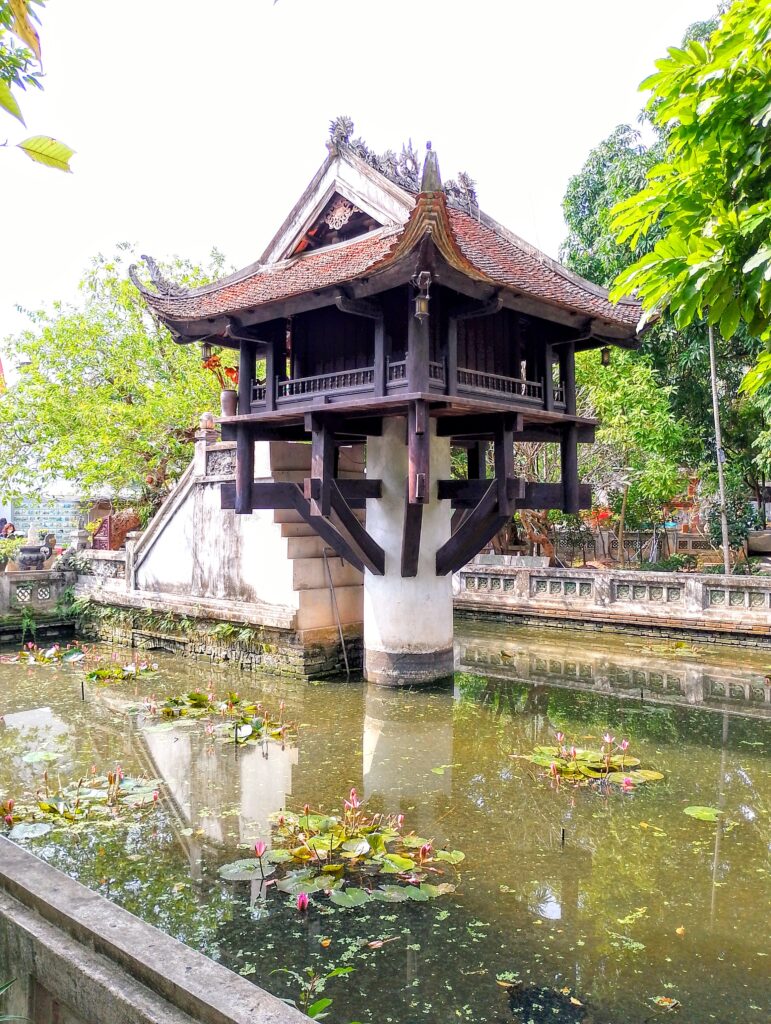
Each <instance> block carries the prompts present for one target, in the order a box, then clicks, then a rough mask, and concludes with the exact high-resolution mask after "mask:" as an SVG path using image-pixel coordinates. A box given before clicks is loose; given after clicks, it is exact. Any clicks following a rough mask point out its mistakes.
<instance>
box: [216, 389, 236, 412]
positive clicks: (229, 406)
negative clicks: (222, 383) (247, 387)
mask: <svg viewBox="0 0 771 1024" xmlns="http://www.w3.org/2000/svg"><path fill="white" fill-rule="evenodd" d="M220 408H221V410H222V415H223V416H235V415H236V413H237V412H238V392H237V391H233V390H232V389H231V388H223V390H222V391H220Z"/></svg>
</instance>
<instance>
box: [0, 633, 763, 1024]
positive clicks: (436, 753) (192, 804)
mask: <svg viewBox="0 0 771 1024" xmlns="http://www.w3.org/2000/svg"><path fill="white" fill-rule="evenodd" d="M590 639H591V640H592V641H593V643H592V646H591V647H589V646H588V645H587V644H586V637H585V636H584V635H579V636H578V637H576V636H575V635H574V636H569V635H566V634H554V633H548V634H546V636H544V633H542V632H540V633H539V632H535V631H528V630H521V631H517V632H516V633H515V632H514V631H512V630H511V629H509V628H500V629H497V630H491V631H486V630H477V629H476V628H475V629H474V630H473V631H472V630H468V629H466V628H465V627H464V629H463V631H462V633H461V636H460V655H461V672H460V673H459V674H458V676H457V677H456V689H455V692H454V693H453V692H449V691H446V690H444V691H434V692H403V691H397V690H383V689H379V688H376V687H368V686H366V685H364V684H352V685H346V684H328V685H320V686H312V685H308V684H304V683H296V682H290V681H286V680H275V679H267V678H260V677H258V676H257V675H251V674H246V673H245V674H238V673H236V672H234V671H232V670H229V669H226V668H223V669H221V670H216V671H215V670H212V669H210V668H209V667H208V666H204V665H197V664H196V663H194V662H191V661H187V660H183V659H175V658H173V657H168V658H163V657H161V658H159V661H160V662H161V669H160V679H159V680H158V681H153V684H152V685H153V689H155V690H156V694H157V696H158V699H159V700H160V699H161V698H162V696H163V695H164V694H176V693H179V692H182V691H184V690H186V689H191V688H193V687H194V686H195V687H198V688H201V689H203V688H205V686H206V685H207V683H211V684H212V686H213V688H214V690H215V691H216V692H219V693H224V692H225V691H226V690H230V689H239V690H240V691H241V692H242V694H243V695H244V696H247V695H248V696H250V697H253V698H254V699H257V700H263V701H264V702H265V703H266V704H267V705H268V706H274V707H275V706H276V703H277V700H278V699H280V698H283V699H285V700H286V703H287V708H288V710H289V713H290V715H291V716H292V717H293V718H295V719H296V720H297V721H298V722H299V723H300V733H299V741H298V742H297V743H290V744H287V745H286V746H285V747H283V748H282V747H281V745H280V744H277V743H270V744H269V745H268V746H267V747H266V748H263V747H261V746H259V745H248V746H244V747H241V748H239V750H238V753H236V751H235V749H234V746H233V744H232V743H223V742H220V741H219V740H217V739H216V738H215V737H214V736H213V735H211V734H209V733H207V731H206V728H205V725H204V723H203V722H201V721H198V722H195V721H188V722H185V721H182V722H179V723H177V724H175V725H174V726H173V727H170V728H167V727H165V726H163V727H162V728H158V726H159V724H162V723H159V722H158V720H157V719H152V718H148V717H146V716H144V715H142V714H139V715H133V716H130V717H128V718H127V717H126V715H125V713H124V712H125V708H126V706H127V705H131V704H133V705H141V697H142V694H141V688H138V687H137V685H136V684H133V683H132V684H128V685H119V686H115V687H109V688H104V689H102V690H98V691H97V690H93V691H89V693H88V694H87V697H88V702H87V703H86V704H85V705H84V704H83V703H82V702H81V701H80V699H79V698H80V690H79V676H78V675H77V673H76V672H75V671H74V670H69V669H68V670H67V671H62V672H58V673H57V672H56V671H48V670H45V669H40V670H39V671H36V672H35V673H33V674H31V675H30V674H19V673H18V670H17V669H15V668H12V667H11V666H0V683H1V684H2V686H1V687H0V693H2V694H3V696H2V698H0V701H1V703H0V714H4V715H5V723H6V724H5V729H4V730H2V732H0V737H2V744H1V745H0V797H3V796H4V795H5V793H6V792H11V790H12V787H16V788H18V787H26V788H27V789H33V787H34V784H35V782H36V781H37V779H38V777H39V775H40V773H41V771H42V766H37V765H29V764H25V763H24V762H23V760H22V758H23V756H24V754H25V753H27V752H28V751H29V749H30V747H34V746H35V745H36V744H41V745H49V746H50V747H51V748H52V749H56V750H61V751H62V757H61V759H60V761H59V762H57V769H58V768H60V769H61V771H62V774H63V776H64V777H65V778H71V777H72V776H73V775H74V776H77V774H78V773H79V772H82V771H84V770H87V769H88V767H89V766H90V764H92V763H93V762H98V763H99V764H100V765H105V764H109V763H111V762H114V761H117V760H120V761H122V763H123V765H124V767H125V769H126V770H127V771H128V772H129V773H132V774H137V773H140V772H145V773H146V774H147V775H148V776H153V777H157V778H162V779H163V780H164V785H163V786H162V787H161V792H162V794H163V796H162V801H161V806H160V808H159V810H158V813H157V814H152V815H149V816H147V817H146V818H145V819H143V820H142V821H141V822H140V823H138V824H137V825H136V826H135V827H132V829H131V831H130V833H129V834H126V833H117V834H115V835H105V834H101V835H94V836H93V837H91V836H89V835H88V834H87V833H83V834H82V835H81V836H76V837H73V838H72V839H69V838H68V837H63V838H61V839H57V841H56V842H55V843H53V842H46V843H45V844H40V845H38V846H36V847H34V849H35V850H36V852H38V853H39V854H40V855H42V856H45V857H46V858H48V859H49V860H51V861H52V862H53V863H55V864H57V865H58V866H60V867H61V868H63V869H64V870H67V871H69V872H71V873H72V874H73V875H75V876H76V877H79V878H81V879H82V880H83V881H84V882H85V883H86V884H89V885H92V886H93V887H94V888H96V889H98V890H99V891H102V892H105V893H108V894H109V895H110V897H111V898H113V899H115V900H117V901H119V902H121V903H122V904H124V905H125V906H127V907H128V908H129V909H130V910H132V911H133V912H135V913H138V914H140V915H144V916H146V917H148V918H149V919H150V920H152V921H153V922H154V923H156V924H159V925H160V926H161V927H163V928H165V929H167V930H168V931H170V932H171V933H172V934H175V935H177V936H178V937H180V938H182V939H183V940H185V941H187V942H189V943H190V944H191V945H194V946H196V947H197V948H200V949H203V950H204V951H206V952H207V953H209V954H210V955H213V956H215V957H217V958H218V959H220V960H221V961H222V962H224V963H226V964H227V965H228V966H231V967H232V968H233V969H234V970H237V971H241V972H243V973H244V974H245V975H246V976H247V977H251V978H253V980H255V981H257V982H259V983H261V984H264V985H265V986H266V987H268V988H270V989H272V990H273V991H276V992H277V993H278V994H279V995H282V996H291V995H296V986H295V985H294V983H293V982H292V981H291V979H290V978H287V977H286V976H284V975H276V974H273V973H272V971H273V969H274V968H275V967H276V966H286V967H290V968H292V969H293V970H296V971H300V972H301V971H303V970H304V969H305V968H306V967H308V966H312V967H314V968H316V969H319V970H322V969H323V970H326V969H329V968H330V967H331V966H332V965H335V964H336V965H349V966H353V967H355V971H356V973H355V974H354V975H352V976H351V980H350V981H349V982H345V981H341V982H339V983H336V984H335V986H334V987H333V988H331V989H330V992H329V995H330V996H332V997H333V998H334V1000H335V1002H334V1007H333V1010H334V1017H333V1018H331V1019H334V1020H335V1021H338V1022H346V1021H350V1020H358V1021H362V1022H364V1024H380V1021H381V1020H383V1019H384V1017H385V1018H390V1019H391V1020H392V1021H393V1022H395V1024H414V1022H416V1021H422V1020H426V1021H430V1022H434V1021H436V1022H444V1021H447V1020H458V1021H464V1022H472V1021H473V1022H474V1024H502V1022H505V1021H510V1020H512V1012H513V1011H512V1008H511V1007H510V1006H509V1003H508V1000H507V996H506V993H505V992H504V991H503V989H501V987H500V986H498V985H497V984H496V977H497V976H498V975H499V974H505V973H508V972H514V973H516V974H517V975H518V977H519V979H520V981H521V983H522V986H523V991H524V992H525V993H526V994H527V996H528V999H530V996H531V995H532V996H533V999H532V1000H530V1001H531V1002H533V1003H536V1002H537V999H536V996H537V994H538V992H539V991H540V989H541V988H544V989H548V990H549V991H550V992H552V993H554V992H556V993H560V992H561V990H563V989H568V990H569V991H570V993H571V994H574V995H575V996H576V997H578V998H579V999H580V1001H581V1002H582V1003H583V1004H584V1005H585V1007H587V1009H586V1014H587V1017H586V1019H587V1020H590V1019H591V1020H593V1021H595V1022H600V1021H602V1022H618V1024H621V1022H622V1021H623V1022H624V1024H627V1022H629V1024H642V1022H643V1021H645V1020H646V1019H647V1018H649V1017H650V1016H651V1014H652V1013H653V1009H652V1006H651V1002H650V1000H651V998H652V997H654V996H656V995H672V996H674V997H676V998H677V999H678V1000H680V1001H681V1002H682V1003H683V1008H682V1010H681V1012H680V1014H679V1016H678V1019H679V1021H680V1022H681V1024H703V1021H705V1020H710V1019H711V1020H716V1021H727V1020H737V1021H741V1022H742V1024H745V1022H748V1024H752V1022H753V1021H756V1020H757V1021H759V1022H763V1013H764V1012H765V1011H766V1007H767V1003H768V980H767V970H765V965H766V963H767V961H766V960H764V959H763V957H764V956H765V954H766V953H767V952H768V948H769V944H771V935H770V934H769V927H768V922H769V920H771V914H769V909H771V908H769V907H768V873H769V871H770V870H771V861H770V860H769V850H770V844H769V821H771V775H770V774H769V760H768V758H769V756H771V730H769V729H768V722H767V708H768V705H767V702H766V701H765V699H764V701H758V702H757V705H756V704H755V702H754V701H751V700H748V701H745V700H744V699H743V698H742V702H739V699H738V698H736V701H737V703H736V704H734V702H733V701H726V700H723V701H717V702H716V701H714V700H711V699H708V698H707V697H705V696H704V680H705V678H707V677H709V676H713V677H714V678H715V679H725V680H734V685H737V686H738V685H740V684H741V685H742V686H744V687H746V686H750V687H753V686H757V685H758V680H760V685H765V684H764V683H763V675H762V664H761V662H762V660H763V659H762V656H760V657H757V656H754V655H751V654H747V655H745V652H741V654H740V655H739V654H738V653H737V652H735V651H734V652H729V654H728V655H721V654H720V653H715V654H713V653H712V652H710V653H709V654H703V653H699V652H695V651H694V649H691V648H690V647H689V648H688V649H687V650H686V651H685V652H684V653H683V654H675V653H670V654H669V655H666V654H664V653H663V652H662V651H652V650H650V649H649V648H650V647H651V645H650V644H648V643H647V642H646V643H644V644H639V643H638V645H637V647H636V648H635V647H632V646H626V644H625V643H624V642H622V641H614V642H606V641H605V640H604V639H602V642H600V638H596V637H595V636H594V635H591V637H590ZM504 651H505V652H506V654H510V655H511V657H509V658H506V657H503V656H502V652H504ZM740 657H741V658H742V659H745V660H746V664H745V665H744V666H743V667H742V666H741V664H740ZM485 659H487V661H485ZM496 659H497V660H496ZM485 666H487V667H485ZM544 666H545V667H544ZM587 666H588V669H587ZM635 673H638V675H635ZM639 673H644V674H645V679H646V682H645V684H644V690H645V700H644V701H643V702H640V701H639V699H637V700H630V699H629V697H630V696H635V693H634V692H633V686H634V687H637V685H638V683H639V681H640V678H641V677H640V675H639ZM689 673H690V675H689ZM658 675H661V676H663V677H664V681H665V682H666V687H665V686H663V685H662V686H659V689H658V691H655V685H656V684H657V680H656V678H654V677H656V676H658ZM212 676H213V678H212ZM570 679H573V680H574V682H573V683H572V684H571V685H570V686H568V685H567V684H568V681H569V680H570ZM676 680H677V682H676ZM689 680H690V682H689ZM699 680H701V682H699ZM670 681H671V687H670ZM700 687H701V689H700ZM700 694H701V696H700ZM692 698H693V700H692ZM723 709H725V710H723ZM717 712H719V713H717ZM557 727H559V728H562V729H564V730H565V731H566V732H567V733H568V734H569V735H570V736H574V737H576V738H578V739H583V738H587V737H595V738H596V737H597V736H598V735H601V734H602V730H604V729H605V728H607V727H612V728H613V729H614V730H617V732H616V735H624V736H629V737H630V738H631V740H632V743H633V749H634V751H635V753H637V754H638V755H639V756H640V757H641V758H643V760H644V762H645V763H646V764H650V765H651V766H655V767H656V768H658V769H660V770H661V771H662V772H664V774H665V776H666V779H665V781H664V782H662V783H660V784H657V785H655V786H651V787H649V788H642V789H641V790H640V791H638V792H634V793H630V794H621V793H614V794H608V793H603V792H600V791H597V790H595V789H591V788H587V789H584V790H575V789H571V788H569V787H564V786H562V787H559V786H554V785H550V784H549V783H548V782H545V781H544V780H543V779H542V778H540V777H538V776H537V775H536V774H535V773H534V772H533V771H532V769H531V766H529V765H528V764H527V763H526V762H524V761H523V760H520V759H518V758H516V757H513V756H512V755H514V754H518V753H523V752H528V751H529V750H530V749H532V746H533V745H534V744H537V743H546V742H549V741H550V740H551V738H552V737H553V734H554V730H555V728H557ZM6 737H7V738H8V739H7V740H6ZM266 753H267V757H266V756H265V754H266ZM351 786H356V787H357V789H359V791H360V793H361V794H362V795H363V797H364V799H365V802H366V806H367V808H368V810H370V811H373V812H376V811H385V812H393V813H398V812H400V813H403V814H405V816H406V819H407V823H408V826H409V827H411V828H414V829H415V830H416V832H418V833H419V834H420V835H421V836H423V837H425V838H430V839H433V840H434V841H435V843H436V844H438V845H440V846H442V845H447V846H449V847H450V848H453V849H460V850H463V851H464V852H465V854H466V861H465V862H464V863H463V865H462V867H461V870H460V871H459V872H458V874H457V876H456V875H455V873H454V871H453V870H452V869H450V868H449V867H448V868H447V872H448V874H447V877H448V878H452V879H453V880H455V881H456V882H457V885H458V889H457V892H456V893H455V894H454V895H452V896H448V897H443V898H442V899H439V900H435V901H431V902H430V903H426V904H400V905H398V906H391V905H386V904H367V905H365V906H364V907H362V908H360V909H357V910H356V911H347V910H346V911H344V910H335V909H334V908H331V907H330V906H329V903H328V901H325V900H324V899H323V898H314V900H313V906H312V910H311V912H310V913H309V914H308V915H306V916H301V915H298V913H297V911H296V909H295V908H294V905H293V903H292V901H290V900H287V899H286V898H284V897H283V896H281V895H280V894H279V893H277V892H276V891H275V887H273V888H271V887H267V886H265V885H264V884H263V883H262V882H260V881H259V880H255V881H251V882H224V881H222V880H221V879H220V878H219V876H218V873H217V872H218V868H219V866H220V865H222V864H223V863H225V862H227V861H230V860H234V859H236V858H238V857H245V856H249V850H248V849H246V850H239V846H247V847H248V846H251V845H252V844H253V842H254V841H255V839H257V838H261V839H263V840H264V841H265V842H267V843H268V844H270V838H271V837H270V826H269V819H270V816H271V815H272V814H274V813H276V812H278V811H280V810H281V809H282V808H284V807H286V806H288V807H290V808H291V809H294V810H297V809H300V808H302V806H303V805H304V804H305V803H306V802H307V803H309V804H311V805H312V806H313V807H320V808H322V809H325V810H334V809H337V808H339V806H340V801H341V799H342V798H343V797H344V796H345V795H346V794H347V793H348V791H349V790H350V788H351ZM689 804H699V805H706V806H714V807H717V808H718V809H719V810H721V811H722V812H723V814H722V815H721V818H720V822H719V823H718V824H717V825H712V824H710V823H707V822H700V821H696V820H694V819H691V818H688V817H687V816H686V815H684V814H683V813H682V810H683V808H684V807H686V806H688V805H689ZM322 939H324V940H325V941H326V940H327V939H328V940H329V942H328V944H327V945H326V946H322V944H321V940H322ZM383 939H389V940H390V939H393V940H394V941H392V942H391V941H389V942H388V943H387V944H382V945H380V946H378V945H377V943H378V942H380V941H381V940H383ZM373 943H375V945H374V946H373ZM567 998H568V999H569V997H567ZM554 1005H556V1006H557V1008H556V1010H555V1009H554V1008H553V1006H552V1005H551V1004H549V1005H547V1010H544V1011H543V1013H542V1015H541V1016H540V1017H539V1016H537V1014H538V1013H540V1012H541V1011H538V1010H532V1013H531V1017H532V1019H533V1020H535V1021H538V1022H539V1024H541V1022H542V1021H543V1020H549V1021H556V1022H558V1024H559V1022H560V1021H566V1020H568V1019H570V1020H575V1019H578V1017H577V1016H575V1015H574V1016H573V1017H567V1016H561V1015H560V1014H561V1010H560V1008H559V1005H557V1004H554ZM528 1006H530V1003H528ZM531 1009H532V1007H531V1008H530V1009H529V1011H528V1012H529V1013H530V1012H531ZM547 1011H548V1012H547ZM544 1014H546V1015H545V1016H544ZM514 1019H519V1018H514Z"/></svg>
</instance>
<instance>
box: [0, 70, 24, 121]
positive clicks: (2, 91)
mask: <svg viewBox="0 0 771 1024" xmlns="http://www.w3.org/2000/svg"><path fill="white" fill-rule="evenodd" d="M0 107H2V108H3V109H4V110H7V111H8V113H9V114H11V115H12V116H13V117H15V118H16V120H17V121H21V123H22V124H24V118H23V117H22V113H21V107H20V106H19V104H18V103H17V102H16V97H15V96H14V95H13V93H12V92H11V88H10V86H9V85H8V83H7V82H6V81H5V80H4V79H2V78H0Z"/></svg>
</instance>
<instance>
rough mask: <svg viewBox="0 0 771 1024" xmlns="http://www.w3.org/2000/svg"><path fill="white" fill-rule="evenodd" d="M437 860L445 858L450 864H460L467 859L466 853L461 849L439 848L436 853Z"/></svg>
mask: <svg viewBox="0 0 771 1024" xmlns="http://www.w3.org/2000/svg"><path fill="white" fill-rule="evenodd" d="M434 857H435V858H436V860H444V861H446V862H447V863H448V864H460V862H461V861H462V860H465V859H466V854H465V853H462V852H461V851H460V850H437V851H436V853H435V854H434Z"/></svg>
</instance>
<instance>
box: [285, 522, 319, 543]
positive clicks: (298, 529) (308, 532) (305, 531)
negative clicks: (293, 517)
mask: <svg viewBox="0 0 771 1024" xmlns="http://www.w3.org/2000/svg"><path fill="white" fill-rule="evenodd" d="M278 525H279V526H280V527H281V536H282V537H303V538H307V539H310V538H311V537H315V538H316V540H318V539H319V536H318V534H317V533H315V531H314V530H312V529H311V527H310V526H308V524H307V523H304V522H300V523H279V524H278Z"/></svg>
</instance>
